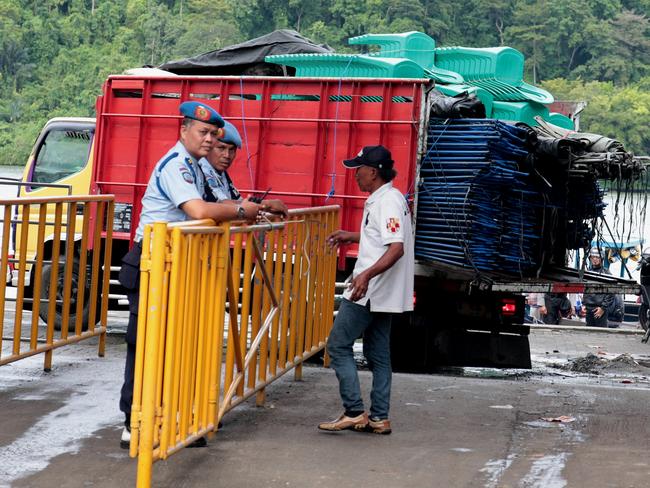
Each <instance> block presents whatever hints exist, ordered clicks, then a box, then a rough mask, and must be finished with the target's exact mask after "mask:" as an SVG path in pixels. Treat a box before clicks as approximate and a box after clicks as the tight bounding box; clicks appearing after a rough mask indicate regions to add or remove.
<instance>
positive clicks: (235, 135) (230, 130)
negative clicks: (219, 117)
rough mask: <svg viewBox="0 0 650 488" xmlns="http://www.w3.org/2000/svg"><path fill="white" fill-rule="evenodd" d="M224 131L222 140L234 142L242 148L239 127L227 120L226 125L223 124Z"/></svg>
mask: <svg viewBox="0 0 650 488" xmlns="http://www.w3.org/2000/svg"><path fill="white" fill-rule="evenodd" d="M223 132H224V134H223V137H220V138H219V140H220V141H221V142H225V143H226V144H233V145H235V146H237V147H238V148H239V149H241V136H240V135H239V131H238V130H237V127H235V126H234V125H232V124H231V123H230V122H228V121H227V120H226V121H225V125H224V126H223Z"/></svg>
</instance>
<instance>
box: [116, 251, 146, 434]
mask: <svg viewBox="0 0 650 488" xmlns="http://www.w3.org/2000/svg"><path fill="white" fill-rule="evenodd" d="M141 255H142V245H141V244H140V243H139V242H136V243H134V244H133V247H132V248H131V250H130V251H129V252H128V253H126V255H125V256H124V257H123V258H122V267H121V268H120V275H119V281H120V284H121V285H122V286H123V287H124V289H125V291H126V296H127V299H128V300H129V323H128V326H127V329H126V337H125V341H126V362H125V363H124V383H123V384H122V390H121V391H120V410H121V411H122V412H124V417H125V419H124V425H125V426H127V427H130V425H131V405H132V404H133V377H134V373H135V345H136V342H137V338H138V305H139V302H140V256H141Z"/></svg>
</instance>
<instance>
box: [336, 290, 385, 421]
mask: <svg viewBox="0 0 650 488" xmlns="http://www.w3.org/2000/svg"><path fill="white" fill-rule="evenodd" d="M391 319H392V314H390V313H382V312H371V311H370V308H369V305H368V307H363V306H361V305H357V304H356V303H354V302H351V301H349V300H346V299H343V301H342V302H341V306H340V308H339V313H338V314H337V316H336V320H334V326H333V327H332V331H331V332H330V335H329V338H328V339H327V352H328V354H329V355H330V358H331V365H332V368H334V371H335V372H336V377H337V378H338V380H339V393H340V395H341V400H343V407H344V408H345V410H346V412H347V411H355V410H356V411H362V410H365V408H364V406H363V400H362V399H361V388H360V386H359V375H358V374H357V366H356V364H355V362H354V354H353V352H352V345H353V344H354V341H355V340H356V339H357V338H359V337H361V336H362V335H363V355H364V356H365V357H366V360H367V361H368V367H369V368H370V371H372V391H371V393H370V416H371V417H375V418H380V419H387V418H388V410H389V408H390V385H391V375H392V370H391V366H390V324H391Z"/></svg>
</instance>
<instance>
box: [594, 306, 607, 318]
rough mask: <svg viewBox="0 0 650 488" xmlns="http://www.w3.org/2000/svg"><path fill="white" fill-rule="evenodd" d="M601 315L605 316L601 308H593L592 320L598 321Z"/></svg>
mask: <svg viewBox="0 0 650 488" xmlns="http://www.w3.org/2000/svg"><path fill="white" fill-rule="evenodd" d="M603 315H605V309H603V307H596V308H594V318H596V319H599V318H601V317H602V316H603Z"/></svg>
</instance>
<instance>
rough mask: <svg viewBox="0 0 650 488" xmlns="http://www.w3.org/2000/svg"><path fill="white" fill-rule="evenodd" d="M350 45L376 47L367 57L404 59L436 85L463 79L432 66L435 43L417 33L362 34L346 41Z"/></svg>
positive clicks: (456, 74) (451, 72) (458, 81)
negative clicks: (421, 70)
mask: <svg viewBox="0 0 650 488" xmlns="http://www.w3.org/2000/svg"><path fill="white" fill-rule="evenodd" d="M348 44H351V45H377V46H379V51H378V52H376V53H369V54H368V56H372V57H382V58H406V59H410V60H411V61H413V62H415V63H417V64H419V65H420V66H422V68H424V71H425V75H426V76H427V78H431V79H432V80H434V81H436V82H438V83H462V82H463V77H462V76H461V75H459V74H458V73H454V72H453V71H448V70H445V69H441V68H439V67H437V66H435V64H434V57H435V49H436V41H435V40H433V38H431V37H429V36H428V35H426V34H424V33H422V32H417V31H411V32H402V33H401V34H364V35H362V36H357V37H351V38H350V39H348Z"/></svg>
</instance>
